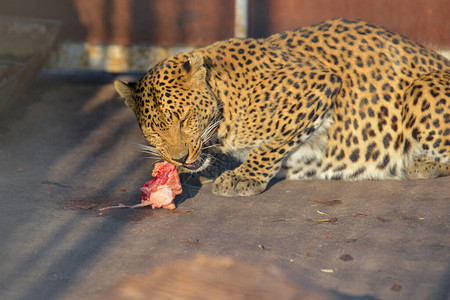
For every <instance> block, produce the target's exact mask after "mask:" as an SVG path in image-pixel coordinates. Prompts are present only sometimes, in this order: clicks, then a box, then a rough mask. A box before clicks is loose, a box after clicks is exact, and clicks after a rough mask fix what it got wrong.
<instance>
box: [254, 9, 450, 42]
mask: <svg viewBox="0 0 450 300" xmlns="http://www.w3.org/2000/svg"><path fill="white" fill-rule="evenodd" d="M249 17H250V20H249V24H250V25H249V34H250V35H251V36H255V37H262V36H267V35H269V34H272V33H275V32H280V31H283V30H286V29H293V28H297V27H299V26H303V25H308V24H314V23H318V22H320V21H322V20H326V19H332V18H342V17H344V18H353V19H362V20H366V21H369V22H371V23H374V24H378V25H382V26H385V27H387V28H388V29H390V30H392V31H394V32H399V33H401V34H403V35H405V36H407V37H409V38H412V39H413V40H416V41H418V42H420V43H422V44H425V45H427V46H430V47H433V48H437V49H439V48H444V49H445V48H447V49H448V48H450V1H449V0H250V14H249Z"/></svg>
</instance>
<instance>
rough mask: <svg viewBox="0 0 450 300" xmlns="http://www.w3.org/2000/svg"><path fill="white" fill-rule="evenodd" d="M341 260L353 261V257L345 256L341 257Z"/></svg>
mask: <svg viewBox="0 0 450 300" xmlns="http://www.w3.org/2000/svg"><path fill="white" fill-rule="evenodd" d="M339 259H340V260H343V261H351V260H353V257H352V256H351V255H350V254H344V255H342V256H341V257H339Z"/></svg>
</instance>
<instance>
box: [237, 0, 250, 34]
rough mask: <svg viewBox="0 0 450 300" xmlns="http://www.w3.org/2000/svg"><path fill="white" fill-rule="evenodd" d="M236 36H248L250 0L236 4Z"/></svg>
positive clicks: (240, 0) (241, 0)
mask: <svg viewBox="0 0 450 300" xmlns="http://www.w3.org/2000/svg"><path fill="white" fill-rule="evenodd" d="M234 36H235V37H237V38H246V37H247V36H248V0H235V2H234Z"/></svg>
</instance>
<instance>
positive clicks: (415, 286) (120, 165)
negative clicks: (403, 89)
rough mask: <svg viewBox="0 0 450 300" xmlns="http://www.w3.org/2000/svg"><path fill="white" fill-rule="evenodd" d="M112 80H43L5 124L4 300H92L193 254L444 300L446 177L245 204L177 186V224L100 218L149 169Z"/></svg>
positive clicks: (158, 217) (154, 213)
mask: <svg viewBox="0 0 450 300" xmlns="http://www.w3.org/2000/svg"><path fill="white" fill-rule="evenodd" d="M111 81H112V78H109V77H104V78H98V77H92V76H60V75H57V76H56V75H52V74H48V73H47V74H46V75H40V76H39V77H38V78H37V79H36V80H35V82H34V85H33V87H32V88H31V89H30V90H29V91H28V92H27V93H26V94H25V95H24V96H23V97H21V99H20V101H18V102H17V103H16V104H15V105H14V106H13V107H12V108H11V110H10V111H9V112H8V113H7V114H4V115H2V116H0V171H1V177H0V199H1V206H2V207H1V210H0V226H1V231H0V241H1V244H0V257H1V259H0V299H92V298H95V297H99V296H100V295H103V294H104V293H107V292H109V291H111V288H112V287H114V286H115V285H116V284H118V283H120V282H122V281H123V280H126V278H127V277H128V276H130V275H133V274H143V273H147V272H151V271H152V270H153V269H154V268H155V267H158V266H162V265H165V264H167V263H170V262H174V261H177V260H179V259H194V257H196V256H197V255H198V254H203V255H207V256H209V257H228V258H232V259H233V261H235V262H238V263H242V264H247V265H250V266H264V267H265V266H275V267H277V268H279V269H280V270H282V272H283V273H284V274H285V275H286V277H287V278H289V280H292V281H293V282H295V283H297V284H299V285H302V286H307V287H312V288H313V289H315V290H317V291H322V292H326V293H329V295H332V297H334V298H337V299H450V239H449V237H450V228H449V226H450V225H449V224H450V187H449V185H450V178H449V177H447V178H439V179H435V180H421V181H384V182H382V181H365V182H335V181H281V182H278V183H275V184H274V185H273V186H272V187H271V188H270V189H269V190H268V191H266V192H265V193H263V194H262V195H259V196H256V197H248V198H225V197H218V196H215V195H213V194H212V193H211V185H209V184H206V185H204V186H203V187H201V188H200V189H199V188H197V187H195V186H191V185H189V186H188V185H185V186H184V190H185V192H184V193H183V195H181V197H179V198H177V202H178V208H177V209H176V210H175V211H174V212H171V211H167V210H151V209H147V208H143V209H136V210H131V209H118V210H109V211H99V210H98V208H101V207H104V206H107V205H111V204H118V203H120V202H122V203H126V204H135V203H137V202H138V201H139V197H140V192H139V187H140V186H141V185H142V184H143V183H144V182H145V181H146V180H148V179H149V176H150V174H151V168H152V161H151V160H149V159H148V158H145V155H144V154H142V153H140V152H139V151H138V148H137V147H136V145H135V143H145V140H144V139H143V137H142V136H141V133H140V131H139V129H138V126H137V124H136V121H135V117H134V115H133V113H132V112H131V111H130V110H129V109H127V108H126V107H125V106H124V105H123V104H122V103H121V102H120V101H119V100H118V99H117V97H116V95H115V92H114V90H113V87H112V84H111ZM166 280H169V281H170V280H172V278H166ZM194 285H195V283H194ZM203 288H204V287H203ZM207 292H208V291H207V290H206V291H205V293H207ZM150 299H151V297H150ZM210 299H214V297H210Z"/></svg>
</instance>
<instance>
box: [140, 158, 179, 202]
mask: <svg viewBox="0 0 450 300" xmlns="http://www.w3.org/2000/svg"><path fill="white" fill-rule="evenodd" d="M152 176H153V179H152V180H150V181H147V182H146V183H145V184H144V186H143V187H142V188H141V191H142V196H141V203H140V204H137V205H135V206H134V207H140V206H147V205H151V206H152V208H161V207H163V208H168V209H174V208H176V207H175V204H174V203H173V199H175V196H176V195H178V194H181V192H182V189H181V183H180V177H179V176H178V172H177V168H176V167H175V166H174V165H172V164H170V163H168V162H163V163H157V164H156V165H155V167H154V169H153V172H152Z"/></svg>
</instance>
